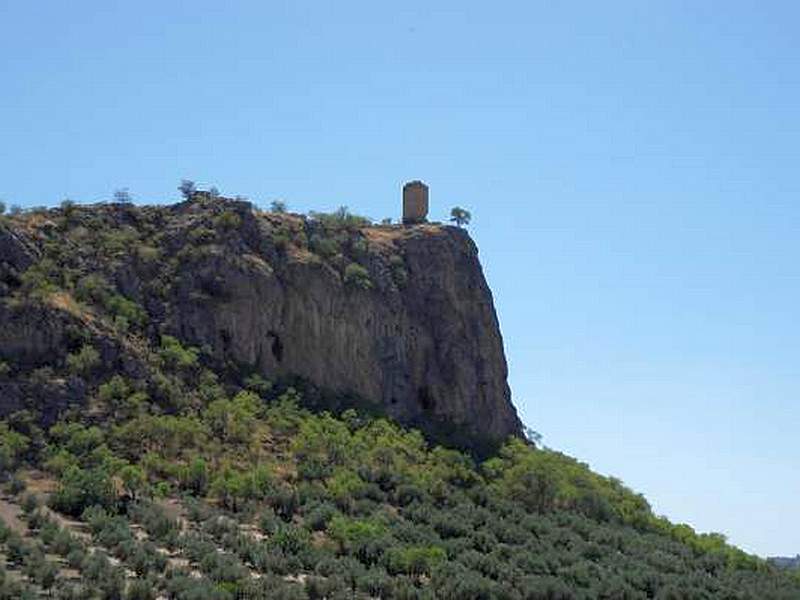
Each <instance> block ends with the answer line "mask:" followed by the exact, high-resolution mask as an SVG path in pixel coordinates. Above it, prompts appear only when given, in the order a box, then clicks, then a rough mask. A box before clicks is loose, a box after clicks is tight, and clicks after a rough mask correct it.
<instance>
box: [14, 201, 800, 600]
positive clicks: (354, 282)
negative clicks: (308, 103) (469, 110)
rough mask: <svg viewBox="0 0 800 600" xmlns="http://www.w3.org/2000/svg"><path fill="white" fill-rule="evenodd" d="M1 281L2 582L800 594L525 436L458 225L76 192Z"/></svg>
mask: <svg viewBox="0 0 800 600" xmlns="http://www.w3.org/2000/svg"><path fill="white" fill-rule="evenodd" d="M0 281H2V284H0V285H1V286H2V287H0V294H1V296H0V325H1V326H0V408H1V409H2V416H3V419H2V421H0V478H2V479H3V490H4V491H3V495H2V497H0V518H1V519H2V525H0V564H3V563H4V565H5V566H4V567H2V568H0V598H34V597H37V596H39V595H46V594H51V593H54V594H56V595H57V597H59V598H109V599H110V598H126V599H131V600H134V599H154V598H175V599H180V600H191V599H205V598H213V599H221V600H227V599H233V598H299V599H302V598H402V599H405V598H452V599H482V598H508V599H569V598H585V599H589V598H664V599H666V598H787V599H788V598H797V597H800V579H798V578H797V577H796V576H795V575H793V574H791V573H787V572H783V571H780V570H779V569H776V568H774V567H772V566H771V565H769V564H768V563H767V562H766V561H764V560H762V559H759V558H757V557H754V556H751V555H748V554H746V553H744V552H742V551H741V550H739V549H737V548H735V547H732V546H730V545H729V544H727V543H726V541H725V538H724V537H723V536H721V535H719V534H698V533H696V532H695V531H693V530H692V529H691V528H690V527H688V526H686V525H676V524H672V523H670V522H669V521H667V520H666V519H664V518H662V517H658V516H656V515H654V514H653V512H652V510H651V508H650V506H649V505H648V503H647V501H646V500H645V499H644V498H643V497H642V496H641V495H639V494H636V493H635V492H633V491H631V490H629V489H628V488H626V487H625V486H624V485H623V484H622V483H621V482H620V481H619V480H616V479H614V478H608V477H603V476H600V475H598V474H596V473H593V472H592V471H591V470H590V469H589V468H588V467H587V466H586V465H585V464H582V463H580V462H578V461H576V460H575V459H573V458H570V457H568V456H565V455H563V454H561V453H559V452H555V451H552V450H548V449H545V448H537V447H535V446H534V445H532V444H530V443H528V442H526V441H525V440H524V439H522V438H521V437H520V436H519V433H520V430H521V425H520V423H519V421H518V419H517V418H516V414H515V413H514V411H513V407H512V406H511V404H510V400H509V397H508V388H507V385H506V383H505V359H504V358H503V355H502V342H501V340H500V337H499V330H498V328H497V322H496V318H495V316H494V310H493V308H492V305H491V295H490V293H489V291H488V287H486V284H485V281H484V280H483V276H482V274H481V272H480V265H479V264H478V262H477V251H476V250H475V248H474V245H473V244H472V242H471V241H470V240H469V238H468V237H467V236H466V234H464V233H463V232H460V231H458V230H455V229H453V228H447V227H442V226H438V225H422V226H416V227H389V226H382V227H376V226H371V225H370V224H368V223H367V222H366V221H364V220H363V219H361V218H358V217H354V216H353V215H349V214H348V213H347V212H346V211H340V212H338V213H336V214H334V215H321V214H319V215H313V216H312V218H306V217H303V216H300V215H288V214H277V213H263V212H261V211H257V210H255V209H253V207H252V206H250V205H249V204H247V203H244V202H240V201H231V200H225V199H220V198H214V197H211V196H210V195H207V194H195V195H194V196H193V197H192V198H191V199H190V200H189V201H187V202H184V203H181V204H178V205H174V206H158V207H156V206H153V207H135V206H132V205H129V204H118V205H98V206H88V207H82V206H75V205H72V204H66V205H63V206H62V207H61V208H59V209H52V210H34V211H29V212H25V213H20V214H16V215H11V216H5V217H2V224H0ZM387 327H388V328H389V330H388V332H386V336H385V337H388V338H391V337H393V336H394V337H396V338H397V339H396V340H395V342H394V346H393V347H387V342H385V341H384V342H379V341H377V340H378V339H379V338H380V337H381V335H380V332H381V331H384V330H385V329H386V328H387ZM398 327H399V329H398ZM419 349H421V350H419ZM383 351H385V352H383ZM387 357H388V358H387ZM307 363H308V364H307ZM351 363H355V365H351ZM448 369H449V371H448ZM472 388H474V389H472ZM421 389H422V390H424V392H423V393H420V390H421ZM387 390H389V391H390V392H391V393H389V394H387V393H386V391H387ZM393 394H394V395H393ZM393 399H395V400H396V401H395V402H393V401H392V400H393ZM415 427H416V428H419V429H416V428H415ZM420 429H421V431H420Z"/></svg>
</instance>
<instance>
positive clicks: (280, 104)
mask: <svg viewBox="0 0 800 600" xmlns="http://www.w3.org/2000/svg"><path fill="white" fill-rule="evenodd" d="M798 22H800V9H799V8H798V5H797V3H793V2H768V3H764V2H757V1H752V2H739V1H731V2H707V3H703V2H694V1H684V2H638V1H637V2H634V1H631V2H603V3H593V2H572V3H571V2H502V1H500V2H481V3H478V2H464V0H460V1H458V2H453V1H441V2H429V1H416V0H413V1H406V2H392V3H385V2H374V1H373V2H358V3H356V2H347V1H342V0H340V1H337V2H325V1H317V2H302V1H292V2H265V1H258V2H255V1H254V2H206V1H197V0H196V1H194V2H152V1H141V0H140V1H138V2H116V1H111V2H109V1H104V2H81V1H77V2H55V1H49V2H36V3H32V2H9V1H7V2H2V3H0V34H1V35H0V82H1V83H2V85H1V86H0V148H2V154H1V155H0V197H3V198H4V199H5V200H6V202H7V203H18V204H20V205H22V206H32V205H43V204H44V205H48V204H49V205H52V204H55V203H57V202H58V201H60V200H61V199H62V198H64V197H67V196H69V197H71V198H73V199H75V200H77V201H81V202H90V201H98V200H103V199H108V198H109V197H110V195H111V193H112V192H113V190H114V189H116V188H121V187H129V188H130V191H131V193H132V194H133V195H134V198H135V200H136V201H137V202H164V201H168V200H170V199H174V198H175V197H176V196H177V191H176V189H175V188H176V186H177V184H178V181H179V180H180V179H181V178H184V177H185V178H190V179H195V180H197V181H198V182H201V183H203V184H206V185H211V184H213V185H216V186H217V187H219V189H220V190H221V191H222V192H223V193H226V194H230V195H235V194H242V195H246V196H249V197H250V198H252V199H253V200H256V201H260V202H263V203H266V202H269V201H270V200H272V199H275V198H283V199H285V200H286V201H287V202H288V203H289V205H290V208H292V209H295V210H308V209H316V210H326V209H333V208H336V207H337V206H339V205H343V204H344V205H347V206H349V207H350V208H351V210H353V211H355V212H358V213H362V214H366V215H369V216H372V217H374V218H382V217H385V216H390V215H391V216H397V213H398V209H399V195H400V186H401V183H402V182H403V181H404V180H407V179H413V178H420V179H424V180H426V181H427V182H428V183H429V184H430V185H431V199H432V204H433V211H432V212H433V217H435V218H443V217H445V215H446V213H447V212H448V211H449V209H450V207H451V206H453V205H455V204H461V205H463V206H465V207H467V208H469V209H471V210H472V212H473V215H474V224H473V226H472V227H471V232H472V234H473V236H474V237H475V239H476V240H477V242H478V243H479V245H480V248H481V256H482V259H483V262H484V267H485V270H486V273H487V276H488V279H489V282H490V284H491V286H492V288H493V290H494V294H495V302H496V304H497V309H498V312H499V316H500V321H501V325H502V328H503V333H504V336H505V341H506V348H507V353H508V357H509V362H510V369H511V385H512V388H513V392H514V399H515V402H516V404H517V406H518V407H519V409H520V412H521V414H522V416H523V418H524V420H525V421H526V423H528V424H529V425H530V426H532V427H533V428H535V429H537V430H539V431H540V432H542V433H543V434H544V439H545V442H546V443H547V444H548V445H550V446H551V447H555V448H558V449H562V450H564V451H566V452H568V453H571V454H573V455H575V456H577V457H579V458H581V459H583V460H585V461H587V462H588V463H590V464H591V465H592V466H593V467H594V468H595V469H597V470H599V471H601V472H603V473H609V474H614V475H617V476H619V477H620V478H622V479H623V480H624V481H625V482H627V483H628V484H629V485H630V486H632V487H633V488H635V489H637V490H639V491H642V492H644V493H645V494H646V495H647V497H648V498H649V499H650V501H651V502H652V504H653V505H654V507H655V508H656V510H657V511H659V512H660V513H664V514H666V515H667V516H669V517H670V518H672V519H674V520H678V521H685V522H689V523H690V524H692V525H694V526H695V527H697V528H698V529H700V530H703V531H708V530H717V531H721V532H724V533H726V534H728V535H729V537H730V539H731V540H732V541H733V542H735V543H737V544H740V545H742V546H743V547H744V548H745V549H748V550H750V551H754V552H758V553H761V554H794V553H796V552H800V519H798V516H797V499H798V498H800V477H798V467H799V466H800V464H799V463H800V460H799V459H798V452H797V449H798V434H799V433H800V411H798V396H800V369H799V368H798V365H800V324H798V323H800V321H799V320H798V318H797V314H798V305H799V304H800V302H799V301H800V277H799V275H798V274H799V273H800V268H799V267H798V246H799V245H800V242H799V241H798V240H799V239H800V236H798V227H799V226H800V194H798V192H800V184H798V181H799V180H800V173H799V172H798V162H799V160H798V159H800V150H799V148H800V109H799V108H798V107H800V64H798V59H800V45H798V41H797V24H798Z"/></svg>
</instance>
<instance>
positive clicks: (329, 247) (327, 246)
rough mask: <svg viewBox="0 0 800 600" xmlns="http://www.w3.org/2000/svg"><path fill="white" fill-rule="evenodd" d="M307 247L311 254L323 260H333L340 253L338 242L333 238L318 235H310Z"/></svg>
mask: <svg viewBox="0 0 800 600" xmlns="http://www.w3.org/2000/svg"><path fill="white" fill-rule="evenodd" d="M308 245H309V248H310V249H311V251H312V252H314V253H315V254H319V255H320V256H321V257H323V258H328V259H329V258H333V257H334V256H336V255H337V254H339V253H340V252H341V247H340V246H339V242H338V241H337V240H336V239H335V238H332V237H326V236H322V235H319V234H314V235H312V236H311V239H310V240H309V243H308Z"/></svg>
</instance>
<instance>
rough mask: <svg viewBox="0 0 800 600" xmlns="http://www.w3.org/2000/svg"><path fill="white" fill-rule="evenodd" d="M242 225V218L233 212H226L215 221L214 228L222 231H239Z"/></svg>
mask: <svg viewBox="0 0 800 600" xmlns="http://www.w3.org/2000/svg"><path fill="white" fill-rule="evenodd" d="M241 224H242V218H241V217H240V216H239V215H237V214H236V213H235V212H233V211H231V210H226V211H225V212H223V213H221V214H220V215H219V216H217V217H216V218H215V219H214V227H215V228H217V229H221V230H222V231H232V230H234V229H238V228H239V227H240V226H241Z"/></svg>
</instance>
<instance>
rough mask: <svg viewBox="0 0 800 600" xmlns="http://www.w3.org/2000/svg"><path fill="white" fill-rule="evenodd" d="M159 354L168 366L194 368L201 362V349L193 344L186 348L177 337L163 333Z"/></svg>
mask: <svg viewBox="0 0 800 600" xmlns="http://www.w3.org/2000/svg"><path fill="white" fill-rule="evenodd" d="M159 356H160V357H161V359H162V360H163V361H164V363H165V364H166V365H167V366H168V367H172V368H177V369H193V368H195V367H197V366H198V364H199V357H200V350H198V349H197V348H195V347H193V346H189V347H188V348H184V347H183V345H182V344H181V342H180V341H179V340H178V339H177V338H175V337H172V336H171V335H162V336H161V348H160V350H159Z"/></svg>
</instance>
